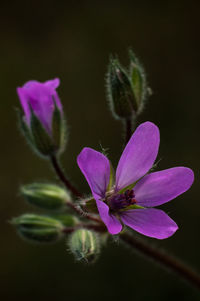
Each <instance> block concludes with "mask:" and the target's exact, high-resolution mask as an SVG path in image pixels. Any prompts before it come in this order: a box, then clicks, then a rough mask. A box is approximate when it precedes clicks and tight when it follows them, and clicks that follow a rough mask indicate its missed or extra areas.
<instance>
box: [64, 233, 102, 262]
mask: <svg viewBox="0 0 200 301" xmlns="http://www.w3.org/2000/svg"><path fill="white" fill-rule="evenodd" d="M68 245H69V248H70V251H71V252H72V253H73V254H74V256H75V259H76V260H78V261H80V260H84V261H85V262H87V263H93V262H94V261H95V260H96V259H97V257H98V255H99V252H100V245H99V238H98V236H97V234H96V233H95V232H93V231H90V230H86V229H79V230H76V231H75V232H73V233H72V234H71V236H70V239H69V241H68Z"/></svg>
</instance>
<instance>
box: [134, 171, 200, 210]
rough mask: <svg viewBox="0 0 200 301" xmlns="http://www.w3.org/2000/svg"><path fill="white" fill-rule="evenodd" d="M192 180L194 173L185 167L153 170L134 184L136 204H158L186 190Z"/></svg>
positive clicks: (150, 205) (152, 205)
mask: <svg viewBox="0 0 200 301" xmlns="http://www.w3.org/2000/svg"><path fill="white" fill-rule="evenodd" d="M193 181H194V173H193V171H192V170H191V169H190V168H186V167H174V168H170V169H166V170H162V171H158V172H153V173H150V174H148V175H146V176H145V177H144V178H142V179H141V180H140V181H139V182H138V183H137V184H136V185H135V187H134V192H135V198H136V200H137V202H138V205H141V206H144V207H154V206H159V205H161V204H164V203H166V202H168V201H170V200H172V199H174V198H176V197H177V196H178V195H180V194H181V193H183V192H185V191H187V190H188V189H189V188H190V186H191V185H192V183H193Z"/></svg>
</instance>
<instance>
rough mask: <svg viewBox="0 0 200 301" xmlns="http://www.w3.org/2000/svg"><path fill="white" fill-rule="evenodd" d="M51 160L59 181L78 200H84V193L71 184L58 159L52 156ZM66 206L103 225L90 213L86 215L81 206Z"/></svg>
mask: <svg viewBox="0 0 200 301" xmlns="http://www.w3.org/2000/svg"><path fill="white" fill-rule="evenodd" d="M50 160H51V163H52V166H53V167H54V170H55V172H56V174H57V176H58V177H59V179H60V180H61V182H63V184H64V185H65V186H66V188H67V189H69V190H70V191H71V192H72V193H73V194H74V195H75V196H76V197H78V198H83V195H82V193H80V192H79V191H78V190H77V189H76V188H75V187H74V186H73V185H72V184H71V183H70V182H69V180H68V179H67V178H66V176H65V174H64V172H63V170H62V168H61V166H60V164H59V162H58V160H57V158H56V157H55V156H52V157H51V158H50ZM66 205H67V206H68V207H70V208H71V209H73V210H74V211H75V212H76V213H77V214H78V215H80V216H81V217H84V218H86V219H89V220H91V221H93V222H96V223H99V224H102V222H101V220H100V219H99V218H97V217H95V216H93V215H91V214H89V213H86V212H85V211H83V210H82V209H81V207H80V206H77V205H75V204H74V203H72V202H69V201H68V202H66Z"/></svg>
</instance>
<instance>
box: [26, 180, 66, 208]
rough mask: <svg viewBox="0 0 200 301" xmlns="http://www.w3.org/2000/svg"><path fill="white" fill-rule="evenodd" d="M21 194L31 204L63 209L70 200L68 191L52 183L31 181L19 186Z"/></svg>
mask: <svg viewBox="0 0 200 301" xmlns="http://www.w3.org/2000/svg"><path fill="white" fill-rule="evenodd" d="M21 194H22V195H23V197H24V198H25V199H26V200H27V201H28V202H29V203H31V204H32V205H35V206H37V207H40V208H44V209H50V210H58V209H63V208H64V207H65V205H66V203H67V202H68V201H70V200H71V198H70V195H69V193H68V192H67V191H66V190H65V189H63V188H62V187H60V186H57V185H54V184H43V183H33V184H29V185H25V186H22V187H21Z"/></svg>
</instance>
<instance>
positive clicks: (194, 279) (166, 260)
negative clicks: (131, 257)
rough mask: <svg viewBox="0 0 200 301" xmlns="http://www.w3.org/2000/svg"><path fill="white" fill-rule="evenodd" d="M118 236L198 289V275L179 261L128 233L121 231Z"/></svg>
mask: <svg viewBox="0 0 200 301" xmlns="http://www.w3.org/2000/svg"><path fill="white" fill-rule="evenodd" d="M120 238H121V240H122V241H124V242H125V243H126V244H127V245H129V246H130V247H132V248H134V249H135V250H136V251H138V252H139V253H141V254H142V255H145V256H146V257H147V258H149V259H153V260H154V261H155V262H157V263H159V264H161V265H162V266H163V267H165V268H166V269H170V270H171V271H173V272H175V273H177V274H179V276H180V277H181V278H182V279H184V280H187V281H188V282H189V283H190V284H192V285H194V286H196V287H197V288H198V289H200V276H199V275H198V274H197V273H196V272H195V271H193V270H192V269H191V268H190V267H188V266H187V265H185V264H184V263H182V262H181V261H179V260H177V259H176V258H174V257H172V256H169V255H168V254H166V253H164V252H163V251H161V250H158V249H156V248H154V247H152V246H150V245H148V244H147V243H145V242H144V241H142V240H139V239H136V238H134V237H133V236H132V235H130V234H128V233H121V235H120Z"/></svg>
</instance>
